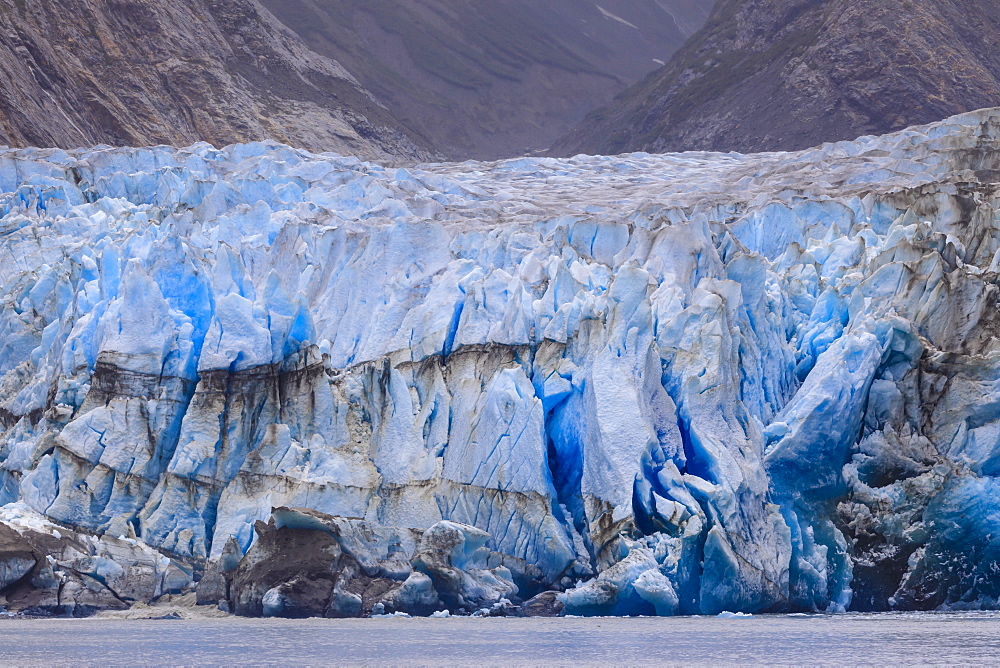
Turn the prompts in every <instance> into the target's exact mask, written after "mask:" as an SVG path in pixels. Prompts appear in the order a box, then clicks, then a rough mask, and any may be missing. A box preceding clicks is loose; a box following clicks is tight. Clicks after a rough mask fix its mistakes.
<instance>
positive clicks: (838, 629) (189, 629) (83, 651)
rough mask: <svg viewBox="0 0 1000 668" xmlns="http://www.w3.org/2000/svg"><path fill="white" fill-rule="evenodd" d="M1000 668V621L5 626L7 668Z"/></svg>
mask: <svg viewBox="0 0 1000 668" xmlns="http://www.w3.org/2000/svg"><path fill="white" fill-rule="evenodd" d="M997 663H1000V615H997V614H996V613H952V614H887V615H842V616H755V617H747V618H737V619H719V618H673V619H652V618H642V619H608V618H601V619H454V618H452V619H365V620H360V619H358V620H353V619H352V620H321V619H309V620H301V621H292V620H272V619H267V620H265V619H256V620H250V619H234V618H226V619H198V620H131V621H123V620H108V619H89V620H88V619H82V620H70V619H67V620H6V621H0V664H2V665H5V666H6V665H39V666H42V665H44V666H50V665H101V666H106V665H121V666H133V665H205V664H215V665H218V664H229V665H275V666H278V665H280V666H288V665H345V664H348V665H571V666H578V665H595V664H601V665H612V664H613V665H672V664H684V665H692V664H700V665H713V666H717V665H781V664H788V665H818V664H828V665H914V664H918V665H919V664H937V665H941V664H950V665H954V664H980V665H983V664H997Z"/></svg>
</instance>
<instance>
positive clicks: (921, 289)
mask: <svg viewBox="0 0 1000 668" xmlns="http://www.w3.org/2000/svg"><path fill="white" fill-rule="evenodd" d="M998 183H1000V110H983V111H979V112H973V113H970V114H965V115H961V116H956V117H954V118H951V119H948V120H946V121H943V122H941V123H937V124H934V125H929V126H924V127H918V128H911V129H908V130H905V131H902V132H899V133H895V134H891V135H886V136H883V137H864V138H861V139H859V140H857V141H854V142H840V143H835V144H827V145H824V146H821V147H818V148H815V149H811V150H807V151H803V152H799V153H770V154H759V155H739V154H711V153H687V154H667V155H648V154H631V155H623V156H615V157H586V156H578V157H575V158H571V159H565V160H556V159H551V158H522V159H517V160H508V161H502V162H496V163H478V162H466V163H458V164H426V165H419V166H413V167H405V168H401V167H390V166H385V165H379V164H375V163H367V162H362V161H359V160H357V159H353V158H347V157H342V156H338V155H333V154H312V153H308V152H306V151H302V150H296V149H292V148H289V147H287V146H282V145H278V144H273V143H256V144H246V145H235V146H230V147H227V148H223V149H216V148H213V147H212V146H209V145H207V144H196V145H194V146H191V147H189V148H186V149H175V148H170V147H153V148H137V149H132V148H111V147H106V146H99V147H94V148H90V149H80V150H72V151H66V150H55V149H20V150H12V149H5V150H2V151H0V216H2V217H0V244H2V245H0V286H2V289H0V505H4V504H7V505H6V506H5V507H4V508H2V509H0V511H3V513H6V514H4V515H0V519H2V518H4V517H9V518H13V517H16V516H18V515H22V516H28V515H30V516H31V517H35V518H36V520H33V521H35V523H36V524H37V523H38V522H40V521H41V520H38V519H37V518H38V517H44V521H45V522H49V523H53V524H52V526H56V525H58V526H64V527H70V528H72V529H73V530H76V531H82V532H87V533H89V534H92V535H95V536H101V535H105V536H108V537H110V538H114V539H116V540H117V537H118V536H122V537H123V539H128V540H132V541H139V542H141V544H142V545H143V546H144V547H143V549H144V550H147V548H148V549H149V550H156V551H159V552H160V553H162V554H164V555H167V556H168V557H169V558H170V559H173V560H176V562H171V563H176V565H175V566H172V567H171V568H172V569H173V570H174V571H177V570H178V569H179V570H183V569H184V568H187V566H184V564H190V565H193V566H191V568H193V570H192V571H191V572H192V573H197V572H201V569H202V568H206V566H205V565H206V564H218V563H220V560H222V561H225V560H226V559H230V560H232V559H233V558H235V559H237V560H238V559H241V558H242V559H248V558H250V557H251V556H252V555H253V554H254V553H253V552H252V547H253V545H254V544H255V541H257V540H263V538H260V537H261V536H267V535H269V534H268V532H269V531H275V530H277V529H275V528H274V527H275V523H274V518H275V517H277V514H275V515H273V513H276V512H277V511H276V510H275V509H281V508H283V509H285V511H284V512H285V513H286V515H287V514H288V513H293V514H294V513H298V514H297V515H294V516H295V517H300V516H303V515H302V513H303V512H306V511H304V510H288V509H308V510H309V512H315V513H318V514H319V515H322V516H329V517H339V518H357V519H356V520H351V521H355V522H356V521H363V522H365V523H368V524H366V525H365V526H366V527H368V528H365V529H363V532H368V534H371V535H379V536H380V535H382V533H379V532H381V531H389V529H386V528H391V530H392V531H393V532H395V533H393V534H392V535H397V536H402V535H404V534H405V533H406V531H415V532H417V534H414V535H412V536H410V537H409V538H406V539H405V540H403V539H402V538H400V539H399V540H402V541H403V542H402V543H399V544H398V545H397V544H396V543H393V544H394V545H396V547H395V548H393V549H394V550H403V547H401V546H403V545H404V544H405V545H409V547H408V548H406V554H407V556H408V557H412V558H413V559H415V560H417V561H419V560H420V559H422V558H423V557H419V555H417V553H418V552H420V550H419V549H418V547H417V543H418V542H419V541H420V540H429V538H428V536H432V535H438V534H439V533H440V532H442V531H443V532H445V533H448V532H451V533H450V534H449V535H454V536H458V535H461V536H463V538H461V541H468V542H469V546H470V547H469V548H468V549H467V550H466V552H462V553H461V554H462V555H464V556H461V558H460V557H459V552H455V553H454V554H453V555H452V556H450V557H448V559H449V560H451V561H448V560H445V561H447V563H445V561H442V562H441V563H440V564H438V565H436V566H435V565H433V564H431V562H430V561H427V560H426V559H425V560H424V562H421V563H425V562H426V563H425V566H426V568H424V570H422V571H421V570H419V569H417V570H413V571H412V573H411V572H410V571H408V570H407V569H406V568H403V569H402V570H401V571H399V572H396V571H393V573H396V574H395V575H392V576H391V577H390V576H386V577H387V578H389V579H390V580H391V579H392V577H396V578H397V579H398V580H400V581H405V582H406V583H408V584H407V585H406V588H404V589H400V590H399V591H398V592H397V593H396V594H394V596H396V598H397V599H398V598H399V597H400V596H403V595H404V594H405V596H408V597H411V598H412V599H413V600H417V599H420V600H422V601H423V602H424V603H427V602H428V601H433V600H438V601H440V602H441V605H442V606H443V605H445V602H444V599H445V598H448V596H444V595H442V596H441V597H439V598H435V595H436V594H435V593H434V591H432V588H431V585H430V581H429V580H428V575H426V573H430V574H431V575H433V574H434V573H445V574H446V575H442V576H441V577H442V578H445V579H447V578H453V579H454V578H458V580H461V581H463V582H466V581H467V583H468V582H472V583H473V584H469V585H468V586H469V587H472V589H476V588H477V587H478V588H480V589H481V588H482V587H486V589H489V591H490V592H492V593H490V595H488V596H487V595H485V594H484V595H483V596H482V597H479V598H476V601H477V602H476V605H480V604H481V605H485V606H486V607H487V608H489V606H490V605H501V603H500V601H501V599H502V600H508V599H510V598H514V599H517V597H518V596H520V599H518V600H521V601H523V600H524V599H527V598H529V597H530V596H534V595H535V594H538V593H540V592H546V593H543V594H541V596H542V597H546V596H547V597H548V598H546V599H544V600H545V601H547V603H546V605H548V604H552V605H553V606H554V607H555V609H557V610H558V611H561V612H562V613H563V614H577V615H603V614H614V615H640V614H658V615H673V614H718V613H721V612H723V611H733V612H735V611H739V612H744V613H757V612H769V611H771V612H774V611H831V612H836V611H845V610H889V609H941V608H983V607H996V606H998V605H1000V542H997V540H996V538H995V536H997V535H1000V342H998V339H997V336H998V332H1000V318H998V310H997V306H998V303H997V302H998V298H1000V288H998V282H1000V279H998V271H1000V197H998ZM269 519H270V521H271V523H270V526H271V529H266V528H264V527H265V523H267V522H268V520H269ZM11 521H13V520H11ZM342 521H347V520H336V521H334V520H331V519H325V520H322V522H320V521H319V520H316V522H319V524H322V523H324V522H325V524H324V526H326V527H327V528H326V529H324V531H327V532H328V533H329V532H331V531H332V532H333V534H336V535H339V534H337V533H336V532H337V531H339V529H337V530H336V531H335V530H334V529H330V528H329V527H332V526H334V525H335V524H336V522H342ZM255 526H256V527H257V529H256V530H255ZM317 526H319V525H318V524H317ZM336 526H341V525H340V524H336ZM352 526H354V525H352ZM378 527H382V528H378ZM432 527H433V530H431V531H428V530H429V529H431V528H432ZM303 530H304V529H303ZM353 530H355V529H352V531H353ZM357 530H358V531H362V529H357ZM421 532H423V535H424V538H423V539H421V538H419V534H421ZM477 532H478V533H477ZM484 532H485V533H484ZM333 534H330V535H333ZM368 534H366V535H368ZM406 535H409V534H406ZM414 536H417V537H414ZM269 540H270V539H269ZM338 540H341V539H340V538H338ZM373 540H374V539H373ZM455 540H458V539H455ZM461 541H459V542H460V543H461ZM379 544H380V545H383V544H384V541H383V542H382V543H379ZM421 544H422V543H421ZM455 544H456V545H457V544H458V543H455ZM462 544H464V543H462ZM324 549H325V548H324ZM330 549H333V547H331V548H330ZM336 549H337V550H341V548H336ZM343 549H345V550H346V549H347V548H343ZM380 549H381V548H380ZM442 549H444V548H442ZM448 549H452V548H448ZM454 549H458V548H454ZM463 549H465V548H463ZM445 551H447V550H445ZM473 552H475V554H476V555H477V556H475V557H473ZM487 552H488V553H489V555H492V556H490V557H489V559H487ZM143 554H146V552H143ZM234 554H235V557H234V556H233V555H234ZM244 554H246V555H247V556H246V557H243V555H244ZM337 554H340V552H337ZM428 554H429V553H428ZM435 554H437V555H438V556H437V557H435V559H439V560H440V559H444V557H441V556H440V555H441V554H443V552H441V551H440V550H438V552H435ZM425 556H426V555H425ZM417 561H414V562H413V563H415V564H416V563H417ZM487 561H489V563H487ZM22 562H23V560H22ZM22 562H15V561H11V562H10V563H11V564H13V565H11V566H10V568H14V566H16V565H17V564H22V566H19V568H21V570H19V571H17V572H21V571H23V570H24V569H23V563H22ZM473 562H476V565H475V568H476V569H478V570H474V571H467V570H463V569H465V568H466V566H465V564H466V563H468V564H472V563H473ZM501 562H502V564H503V565H500V564H501ZM254 563H256V562H254ZM359 563H364V559H363V558H360V557H359ZM434 563H437V562H434ZM427 564H431V565H427ZM414 568H416V567H414ZM469 568H472V566H469ZM434 569H437V570H434ZM449 569H450V570H449ZM484 569H486V570H484ZM488 569H492V570H488ZM0 570H2V569H0ZM230 570H232V569H230ZM418 571H419V572H418ZM205 572H206V573H207V572H209V571H205ZM470 572H472V573H474V575H469V573H470ZM476 574H478V575H476ZM529 576H530V577H529ZM11 577H13V576H11ZM193 577H196V575H195V576H193ZM380 577H381V576H380ZM463 578H464V579H463ZM476 578H478V579H476ZM431 579H433V577H431ZM528 579H530V580H531V581H532V583H533V584H532V585H531V586H530V588H529V589H530V591H523V590H524V589H525V587H526V585H525V584H524V583H525V582H526V581H527V580H528ZM473 580H475V582H473ZM442 581H443V580H442ZM455 581H457V580H455ZM487 581H488V582H489V583H492V584H489V585H488V586H487V585H483V584H481V583H483V582H487ZM434 582H438V580H434ZM248 586H249V585H248ZM394 586H399V585H398V583H397V585H394ZM456 586H457V585H456ZM462 586H465V585H462ZM491 587H492V589H490V588H491ZM519 588H520V589H521V590H522V591H518V590H519ZM161 589H162V587H161ZM460 589H461V587H460V588H459V590H456V592H457V593H453V595H451V606H452V607H453V608H454V606H455V605H457V603H455V601H461V600H464V599H463V598H462V596H463V594H462V591H467V590H461V591H460ZM158 591H159V590H158ZM281 591H284V590H281ZM281 591H279V590H278V589H272V590H269V592H268V593H267V594H266V595H264V594H262V592H260V591H257V592H256V593H255V594H254V596H256V597H257V598H255V599H253V600H255V601H259V600H260V599H261V596H262V595H263V598H264V599H266V600H265V601H264V602H263V603H259V605H263V606H265V607H266V605H271V606H272V607H275V606H277V608H280V607H281V605H284V603H282V601H284V600H285V599H283V598H281V596H283V594H281ZM477 591H478V590H477ZM484 591H485V590H484ZM441 593H442V592H440V591H439V592H437V594H441ZM248 595H249V594H248ZM352 596H353V594H352ZM268 597H270V598H268ZM421 597H423V598H421ZM248 600H249V599H248ZM344 600H348V599H344ZM359 600H360V599H359ZM365 600H366V601H367V599H365ZM386 600H389V599H386ZM393 600H395V599H393ZM470 600H471V599H470ZM539 600H542V599H539ZM351 601H353V599H351ZM351 601H348V602H349V603H350V605H351V606H354V605H355V603H354V602H351ZM255 605H257V603H255ZM366 605H368V604H367V603H366ZM504 605H505V604H504ZM469 606H470V607H475V606H473V605H472V604H469ZM258 607H259V606H258ZM430 607H431V608H433V607H434V606H433V605H432V606H430ZM527 607H531V606H530V605H528V606H527ZM352 609H353V608H352ZM429 609H430V608H428V610H429ZM439 609H443V608H442V607H440V606H439ZM466 611H467V612H470V613H471V612H473V611H474V610H472V609H468V610H466ZM452 612H454V610H452Z"/></svg>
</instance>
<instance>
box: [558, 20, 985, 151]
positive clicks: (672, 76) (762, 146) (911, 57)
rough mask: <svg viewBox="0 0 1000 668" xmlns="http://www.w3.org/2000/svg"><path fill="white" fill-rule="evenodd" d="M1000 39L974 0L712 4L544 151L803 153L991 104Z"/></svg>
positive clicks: (936, 119)
mask: <svg viewBox="0 0 1000 668" xmlns="http://www.w3.org/2000/svg"><path fill="white" fill-rule="evenodd" d="M998 35H1000V6H997V5H996V4H995V3H990V2H987V1H985V0H968V1H963V2H959V1H958V0H946V1H944V2H935V3H915V2H912V1H911V0H859V1H857V2H854V1H851V2H848V1H847V0H832V1H829V2H821V3H818V2H813V1H811V0H722V1H721V2H719V3H718V4H717V5H716V6H715V8H714V10H713V12H712V15H711V16H710V18H709V20H708V22H707V23H706V24H705V26H704V27H703V28H702V29H701V30H700V31H699V32H698V33H697V34H695V35H694V36H693V37H692V38H691V39H690V40H689V41H688V43H687V44H685V46H684V47H683V48H682V49H681V50H679V51H678V52H677V53H676V54H675V56H674V57H673V58H672V59H671V61H670V62H669V63H667V64H666V65H665V66H664V67H663V68H661V69H659V70H657V71H656V72H655V73H652V74H650V75H649V76H647V77H646V78H645V79H644V80H643V81H641V82H639V83H637V84H635V85H634V86H633V87H631V88H630V89H629V90H628V91H626V92H624V93H622V94H621V95H620V96H619V97H618V98H616V100H615V101H614V102H613V103H612V104H610V105H608V106H606V107H604V108H602V109H600V110H596V111H594V112H592V113H591V114H590V115H588V117H587V119H585V120H584V121H583V122H582V123H581V124H580V125H579V126H577V127H576V128H575V129H574V130H572V131H571V132H570V133H568V134H567V135H565V136H564V137H562V138H561V139H560V140H559V141H557V142H556V143H555V144H554V145H553V147H552V149H550V152H549V154H550V155H557V156H558V155H570V154H573V153H578V152H581V153H603V154H613V153H621V152H629V151H652V152H669V151H685V150H713V151H739V152H743V153H752V152H757V151H773V150H801V149H805V148H808V147H810V146H815V145H817V144H820V143H823V142H828V141H840V140H850V139H854V138H856V137H859V136H862V135H873V134H884V133H887V132H892V131H896V130H900V129H902V128H904V127H907V126H910V125H918V124H924V123H930V122H934V121H938V120H941V119H943V118H945V117H948V116H951V115H953V114H956V113H962V112H967V111H972V110H975V109H980V108H989V107H995V106H998V105H1000V55H998V54H1000V37H998Z"/></svg>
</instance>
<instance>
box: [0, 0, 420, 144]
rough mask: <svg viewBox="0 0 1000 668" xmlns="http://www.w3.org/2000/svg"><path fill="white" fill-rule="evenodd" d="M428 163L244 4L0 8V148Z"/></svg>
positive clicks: (67, 0) (374, 106)
mask: <svg viewBox="0 0 1000 668" xmlns="http://www.w3.org/2000/svg"><path fill="white" fill-rule="evenodd" d="M263 139H274V140H277V141H281V142H284V143H288V144H292V145H294V146H298V147H302V148H308V149H312V150H331V151H339V152H343V153H351V154H355V155H359V156H365V157H370V158H384V157H395V158H404V159H414V158H416V159H421V158H426V157H429V156H430V155H431V152H430V151H428V150H427V148H426V146H425V145H424V144H423V142H422V141H421V140H419V139H416V138H415V137H414V136H412V135H410V134H407V133H406V132H405V131H403V130H402V129H401V125H400V123H399V122H398V121H397V120H396V119H395V118H393V116H392V115H391V114H390V113H389V112H388V111H387V110H386V109H385V108H384V107H383V106H382V105H380V104H379V103H378V102H377V101H376V100H375V98H374V97H373V96H372V95H371V94H370V93H369V92H368V91H367V90H365V89H364V88H362V87H361V86H359V85H358V84H357V82H356V81H355V80H354V79H353V77H351V75H350V74H348V73H347V71H346V70H344V68H343V67H341V65H340V64H338V63H336V62H334V61H332V60H330V59H328V58H324V57H322V56H320V55H318V54H316V53H314V52H312V51H310V50H309V49H308V47H306V46H305V44H303V43H302V42H301V41H300V40H299V39H298V38H297V37H296V36H295V35H293V34H292V33H290V32H289V31H288V30H287V29H285V28H284V27H283V26H281V24H280V23H278V22H277V21H275V19H274V18H273V17H272V16H271V15H270V14H269V13H268V11H267V10H266V9H264V8H263V7H262V6H261V5H259V4H258V3H257V2H256V0H195V1H193V2H143V1H139V0H113V1H109V2H103V1H98V0H53V1H52V2H21V1H17V0H0V143H6V144H10V145H13V146H58V147H63V148H73V147H77V146H82V145H94V144H100V143H107V144H112V145H133V146H135V145H150V144H161V143H163V144H173V145H188V144H191V143H194V142H196V141H208V142H210V143H212V144H215V145H217V146H221V145H225V144H231V143H234V142H247V141H256V140H263Z"/></svg>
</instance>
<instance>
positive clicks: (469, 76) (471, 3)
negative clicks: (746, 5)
mask: <svg viewBox="0 0 1000 668" xmlns="http://www.w3.org/2000/svg"><path fill="white" fill-rule="evenodd" d="M263 2H264V4H265V5H266V6H267V7H268V8H269V9H270V10H271V12H272V13H273V14H274V15H275V16H276V17H277V18H278V19H280V20H281V21H283V22H284V23H285V24H286V25H287V26H289V27H290V28H292V29H293V30H294V31H295V32H297V33H298V34H299V35H300V36H301V37H302V38H303V39H304V40H305V41H306V42H307V43H308V44H309V45H310V46H311V47H312V48H313V49H314V50H315V51H317V52H318V53H322V54H324V55H326V56H329V57H330V58H333V59H335V60H337V61H338V62H340V63H342V64H343V65H344V66H345V67H346V68H347V69H348V70H350V71H351V72H352V73H353V74H354V75H355V76H357V77H358V79H359V80H360V81H361V83H362V84H363V85H364V86H365V87H366V88H368V89H369V90H371V91H373V92H374V93H375V95H376V96H377V97H378V98H379V99H380V100H383V101H384V102H385V103H386V105H387V106H388V107H389V108H390V109H391V110H392V112H393V113H394V114H395V115H396V116H397V117H399V118H400V119H401V120H402V121H404V123H406V124H407V126H409V127H410V128H412V129H413V130H415V131H416V132H417V133H418V134H420V135H422V136H426V137H428V138H429V139H430V140H431V142H432V143H433V145H434V146H435V147H436V148H438V149H439V150H441V151H442V152H444V153H446V154H448V155H449V156H450V157H452V158H455V159H466V158H470V157H475V158H481V159H491V158H496V157H503V156H512V155H519V154H522V153H524V152H527V151H531V150H537V149H542V148H546V147H548V146H549V145H550V144H551V143H552V142H553V141H554V140H555V139H556V138H557V137H559V136H561V135H562V134H564V133H565V132H567V131H568V130H569V129H570V128H572V127H573V126H574V125H575V124H576V123H578V122H579V121H580V120H582V119H583V117H584V115H585V114H586V113H587V112H588V111H589V110H591V109H593V108H595V107H597V106H600V105H603V104H606V103H607V102H609V101H610V100H611V99H612V97H613V96H614V95H616V94H617V93H619V92H620V91H622V90H624V89H625V88H626V87H627V86H628V85H629V84H631V83H633V82H635V81H638V80H639V79H640V78H641V77H643V76H644V75H645V74H647V73H648V72H649V71H650V70H652V69H654V68H655V67H656V61H657V60H660V61H665V60H666V59H668V58H669V57H670V55H671V54H672V53H673V52H674V51H675V50H676V49H677V48H679V47H680V46H681V44H683V42H684V40H685V39H686V38H687V37H688V36H689V35H690V34H691V33H692V32H693V31H694V30H696V29H697V28H698V27H699V26H701V25H702V23H703V22H704V20H705V19H706V18H707V16H708V11H709V8H710V7H711V2H699V1H698V0H656V1H655V2H642V3H638V2H635V1H634V0H600V3H596V2H592V1H591V0H547V1H546V2H542V3H539V2H534V1H532V0H491V1H490V2H482V1H478V0H414V1H412V2H395V1H393V0H343V1H340V2H327V1H323V0H263Z"/></svg>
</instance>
